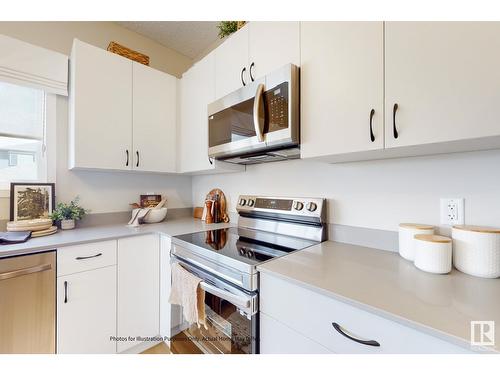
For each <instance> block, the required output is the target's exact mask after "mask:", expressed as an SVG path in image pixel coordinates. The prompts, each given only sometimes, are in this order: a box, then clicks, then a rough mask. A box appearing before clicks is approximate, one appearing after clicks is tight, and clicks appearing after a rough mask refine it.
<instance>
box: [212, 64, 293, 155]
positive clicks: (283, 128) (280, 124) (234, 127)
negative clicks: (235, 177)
mask: <svg viewBox="0 0 500 375" xmlns="http://www.w3.org/2000/svg"><path fill="white" fill-rule="evenodd" d="M299 136H300V132H299V68H298V67H297V66H295V65H293V64H287V65H285V66H283V67H282V68H280V69H278V70H276V71H274V72H272V73H270V74H268V75H266V76H264V77H261V78H258V79H255V80H254V81H253V82H251V83H249V84H247V85H246V86H243V87H242V88H240V89H239V90H237V91H235V92H233V93H231V94H229V95H226V96H224V97H223V98H221V99H219V100H217V101H216V102H214V103H211V104H209V105H208V155H209V157H212V158H216V159H221V160H225V161H227V162H233V163H240V164H256V163H262V162H268V161H277V160H283V159H291V158H298V157H299V156H300V150H299Z"/></svg>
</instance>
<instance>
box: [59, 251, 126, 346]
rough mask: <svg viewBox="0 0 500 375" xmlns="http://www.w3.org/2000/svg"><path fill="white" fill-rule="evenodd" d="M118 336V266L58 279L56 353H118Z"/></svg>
mask: <svg viewBox="0 0 500 375" xmlns="http://www.w3.org/2000/svg"><path fill="white" fill-rule="evenodd" d="M62 251H64V250H62ZM115 335H116V266H115V265H113V266H108V267H104V268H98V269H94V270H90V271H85V272H78V273H74V274H71V275H65V276H60V277H58V278H57V353H63V354H87V353H92V354H99V353H103V354H111V353H116V342H115V341H113V340H111V339H110V338H111V337H112V336H115Z"/></svg>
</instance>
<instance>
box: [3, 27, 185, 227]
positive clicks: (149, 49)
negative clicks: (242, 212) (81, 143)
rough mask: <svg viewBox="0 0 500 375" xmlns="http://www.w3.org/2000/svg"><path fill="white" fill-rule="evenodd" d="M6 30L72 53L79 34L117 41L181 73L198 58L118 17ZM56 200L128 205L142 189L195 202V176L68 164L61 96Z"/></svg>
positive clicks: (104, 208)
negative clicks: (102, 169)
mask: <svg viewBox="0 0 500 375" xmlns="http://www.w3.org/2000/svg"><path fill="white" fill-rule="evenodd" d="M0 34H5V35H9V36H12V37H14V38H18V39H21V40H24V41H26V42H29V43H32V44H36V45H39V46H42V47H46V48H49V49H52V50H55V51H58V52H62V53H64V54H67V55H69V53H70V50H71V44H72V41H73V38H75V37H76V38H79V39H81V40H83V41H85V42H88V43H90V44H93V45H96V46H98V47H101V48H104V49H105V48H106V47H107V45H108V43H109V42H110V41H112V40H113V41H117V42H119V43H122V44H124V45H126V46H128V47H130V48H133V49H137V50H138V51H140V52H143V53H145V54H147V55H149V56H150V58H151V66H152V67H153V68H156V69H159V70H162V71H164V72H167V73H170V74H173V75H176V76H180V75H181V74H182V73H183V72H184V71H185V70H187V69H188V68H189V66H190V65H191V64H192V61H191V60H190V59H189V58H187V57H185V56H183V55H181V54H179V53H177V52H175V51H173V50H171V49H168V48H165V47H163V46H161V45H160V44H158V43H156V42H154V41H152V40H150V39H148V38H145V37H143V36H141V35H139V34H135V33H133V32H131V31H129V30H127V29H125V28H122V27H121V26H118V25H116V24H114V23H112V22H0ZM56 106H57V145H56V147H57V150H56V153H57V171H56V195H57V197H56V200H57V201H68V200H70V199H72V198H73V197H74V196H76V195H79V196H80V197H81V204H82V205H83V206H84V207H86V208H89V209H91V210H92V212H93V213H102V212H120V211H126V210H127V209H128V208H129V207H128V204H129V203H131V202H135V201H138V199H139V194H141V193H146V192H155V193H158V194H163V195H166V196H167V198H168V206H169V207H170V208H180V207H191V206H192V202H191V199H192V194H191V177H189V176H175V175H159V174H158V175H156V174H142V173H139V174H137V173H131V172H109V171H106V172H93V171H69V170H68V168H67V161H68V157H67V139H68V135H67V129H68V99H67V98H66V97H60V96H59V97H57V102H56ZM5 195H6V194H5V192H4V193H3V194H0V221H1V220H5V219H8V216H9V198H8V197H5Z"/></svg>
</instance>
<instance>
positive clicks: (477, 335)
mask: <svg viewBox="0 0 500 375" xmlns="http://www.w3.org/2000/svg"><path fill="white" fill-rule="evenodd" d="M470 343H471V345H480V346H495V322H494V321H493V320H472V321H471V322H470Z"/></svg>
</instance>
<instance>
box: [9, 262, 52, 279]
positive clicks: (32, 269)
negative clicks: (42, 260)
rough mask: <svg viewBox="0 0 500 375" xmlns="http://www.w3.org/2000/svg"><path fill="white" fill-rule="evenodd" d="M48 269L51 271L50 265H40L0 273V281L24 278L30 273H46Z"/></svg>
mask: <svg viewBox="0 0 500 375" xmlns="http://www.w3.org/2000/svg"><path fill="white" fill-rule="evenodd" d="M50 269H52V264H50V263H47V264H40V265H38V266H34V267H28V268H21V269H18V270H13V271H7V272H3V273H0V281H1V280H7V279H12V278H14V277H19V276H25V275H29V274H32V273H37V272H43V271H48V270H50Z"/></svg>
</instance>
